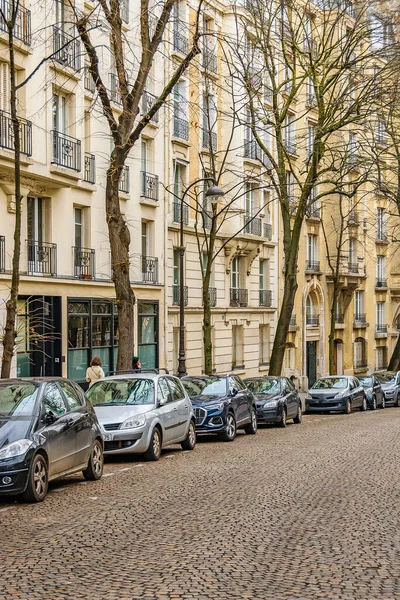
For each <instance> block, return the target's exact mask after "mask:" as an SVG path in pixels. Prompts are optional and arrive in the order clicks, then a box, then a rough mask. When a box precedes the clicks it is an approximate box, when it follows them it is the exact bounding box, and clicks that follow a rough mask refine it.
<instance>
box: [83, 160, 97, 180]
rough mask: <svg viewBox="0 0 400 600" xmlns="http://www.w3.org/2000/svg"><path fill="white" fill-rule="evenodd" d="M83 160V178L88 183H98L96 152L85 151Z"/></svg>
mask: <svg viewBox="0 0 400 600" xmlns="http://www.w3.org/2000/svg"><path fill="white" fill-rule="evenodd" d="M83 162H84V169H83V173H84V175H83V180H84V181H86V182H87V183H96V159H95V156H94V154H89V152H85V155H84V158H83Z"/></svg>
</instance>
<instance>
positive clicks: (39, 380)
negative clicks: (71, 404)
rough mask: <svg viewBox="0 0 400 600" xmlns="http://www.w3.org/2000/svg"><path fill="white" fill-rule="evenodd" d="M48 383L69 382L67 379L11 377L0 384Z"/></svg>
mask: <svg viewBox="0 0 400 600" xmlns="http://www.w3.org/2000/svg"><path fill="white" fill-rule="evenodd" d="M49 381H70V380H69V379H68V378H67V377H13V378H10V379H2V380H1V383H7V384H10V385H12V384H16V383H37V384H41V383H46V382H49Z"/></svg>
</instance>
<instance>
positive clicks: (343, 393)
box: [335, 391, 346, 398]
mask: <svg viewBox="0 0 400 600" xmlns="http://www.w3.org/2000/svg"><path fill="white" fill-rule="evenodd" d="M345 395H346V391H344V392H339V393H338V394H336V396H335V398H343V397H344V396H345Z"/></svg>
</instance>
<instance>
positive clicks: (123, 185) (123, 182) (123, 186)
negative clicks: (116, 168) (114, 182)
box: [118, 165, 129, 194]
mask: <svg viewBox="0 0 400 600" xmlns="http://www.w3.org/2000/svg"><path fill="white" fill-rule="evenodd" d="M118 191H119V192H123V193H124V194H129V167H127V166H126V165H125V166H124V167H122V173H121V177H120V180H119V184H118Z"/></svg>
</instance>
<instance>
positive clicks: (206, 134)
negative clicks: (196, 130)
mask: <svg viewBox="0 0 400 600" xmlns="http://www.w3.org/2000/svg"><path fill="white" fill-rule="evenodd" d="M201 146H202V148H204V149H206V150H210V148H211V151H212V152H216V151H217V132H216V131H208V130H207V129H202V132H201Z"/></svg>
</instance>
